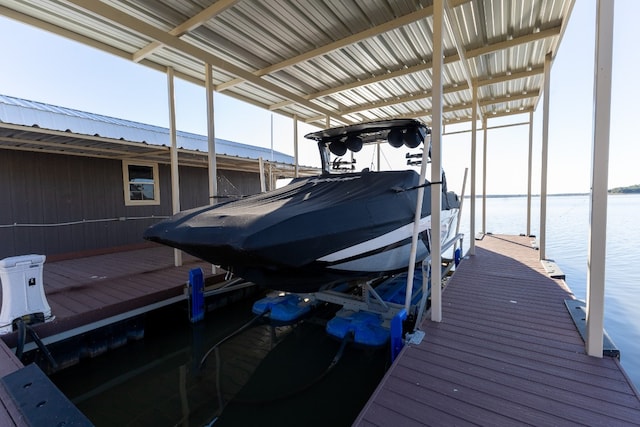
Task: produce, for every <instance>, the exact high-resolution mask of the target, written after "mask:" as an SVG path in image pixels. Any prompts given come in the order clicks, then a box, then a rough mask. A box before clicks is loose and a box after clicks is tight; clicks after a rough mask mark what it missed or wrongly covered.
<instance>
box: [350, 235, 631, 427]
mask: <svg viewBox="0 0 640 427" xmlns="http://www.w3.org/2000/svg"><path fill="white" fill-rule="evenodd" d="M476 243H477V247H476V255H475V256H472V257H469V258H468V259H465V260H464V261H463V262H462V263H461V264H460V266H459V268H458V270H457V271H456V273H455V274H454V275H453V277H452V278H451V280H450V282H449V283H448V285H447V287H446V289H445V291H444V292H443V300H442V302H443V320H442V322H440V323H438V322H432V321H431V320H430V319H427V320H425V321H424V322H423V324H422V326H421V330H423V331H424V332H425V334H426V335H425V338H424V340H423V341H422V342H421V343H420V344H419V345H410V346H405V348H404V349H403V350H402V351H401V353H400V355H399V356H398V358H397V359H396V361H395V362H394V364H393V365H392V367H391V368H390V369H389V371H388V372H387V373H386V375H385V377H384V379H383V381H382V382H381V383H380V385H379V386H378V388H377V389H376V391H375V392H374V394H373V395H372V397H371V399H370V400H369V402H368V403H367V405H366V406H365V407H364V408H363V410H362V411H361V413H360V415H359V416H358V418H357V419H356V421H355V423H354V425H356V426H424V425H431V426H437V425H446V426H451V425H460V426H462V425H490V426H499V425H508V426H515V425H563V426H565V425H590V426H613V425H616V426H620V425H640V397H639V395H638V391H637V390H636V389H635V388H634V386H633V384H632V383H631V382H630V380H629V379H628V377H627V376H626V374H625V373H624V370H623V369H622V367H621V366H620V363H619V361H618V360H617V359H616V358H611V357H604V358H602V359H600V358H594V357H589V356H587V355H586V353H585V349H584V343H583V340H582V338H581V336H580V334H579V333H578V331H577V330H576V328H575V326H574V323H573V321H572V319H571V316H570V315H569V313H568V312H567V308H566V307H565V304H564V300H565V299H572V298H573V294H572V293H571V290H570V289H569V288H568V287H567V285H566V283H565V282H564V281H563V280H559V279H551V278H550V277H549V276H548V274H547V273H546V272H545V270H544V269H543V267H542V264H541V262H540V261H539V252H538V251H537V250H535V249H534V248H532V245H531V238H528V237H520V236H502V235H487V236H485V238H484V239H483V240H482V241H477V242H476ZM623 356H624V355H623Z"/></svg>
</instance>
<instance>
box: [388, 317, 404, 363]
mask: <svg viewBox="0 0 640 427" xmlns="http://www.w3.org/2000/svg"><path fill="white" fill-rule="evenodd" d="M406 319H407V310H406V309H404V308H403V309H402V310H400V311H399V312H398V314H396V315H395V316H393V318H392V319H391V363H393V361H394V360H396V357H397V356H398V354H399V353H400V350H402V347H404V341H403V328H402V324H403V322H404V321H405V320H406Z"/></svg>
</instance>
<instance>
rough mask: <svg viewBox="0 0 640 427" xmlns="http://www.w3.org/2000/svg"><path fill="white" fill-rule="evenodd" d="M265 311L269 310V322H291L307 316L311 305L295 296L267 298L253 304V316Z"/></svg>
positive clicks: (286, 295)
mask: <svg viewBox="0 0 640 427" xmlns="http://www.w3.org/2000/svg"><path fill="white" fill-rule="evenodd" d="M267 310H271V311H270V313H269V317H270V318H271V320H276V321H279V322H292V321H294V320H297V319H299V318H300V317H302V316H304V315H305V314H307V313H308V312H309V311H310V310H311V304H309V302H308V301H305V300H304V299H303V298H301V297H300V296H299V295H296V294H285V295H275V296H267V297H264V298H262V299H260V300H258V301H256V302H255V303H253V308H252V311H253V313H254V314H264V313H265V312H266V311H267Z"/></svg>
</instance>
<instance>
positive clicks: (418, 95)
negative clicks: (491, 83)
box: [340, 83, 469, 116]
mask: <svg viewBox="0 0 640 427" xmlns="http://www.w3.org/2000/svg"><path fill="white" fill-rule="evenodd" d="M466 89H469V87H468V86H467V85H466V84H465V83H463V84H459V85H457V86H449V87H447V88H445V89H444V93H453V92H459V91H461V90H466ZM430 97H431V91H420V92H415V93H411V94H409V95H406V96H403V97H398V98H391V99H386V100H382V101H380V102H375V103H371V104H362V105H359V106H357V107H355V108H350V109H348V110H342V111H340V113H341V114H344V115H345V116H346V115H348V114H354V113H359V112H361V111H367V110H373V109H376V108H382V107H389V106H392V105H398V104H404V103H405V102H412V101H421V100H423V99H424V98H430Z"/></svg>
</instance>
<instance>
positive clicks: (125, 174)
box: [122, 160, 160, 206]
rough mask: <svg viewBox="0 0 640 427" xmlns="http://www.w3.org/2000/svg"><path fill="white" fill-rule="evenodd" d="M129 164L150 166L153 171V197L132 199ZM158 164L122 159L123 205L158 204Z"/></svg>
mask: <svg viewBox="0 0 640 427" xmlns="http://www.w3.org/2000/svg"><path fill="white" fill-rule="evenodd" d="M129 166H143V167H149V168H151V170H152V172H153V197H154V198H153V199H148V200H132V199H131V191H130V187H129V186H130V184H131V181H130V179H129ZM158 176H159V175H158V164H157V163H150V162H139V161H134V160H123V161H122V183H123V188H124V204H125V206H151V205H159V204H160V180H159V178H158Z"/></svg>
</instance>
